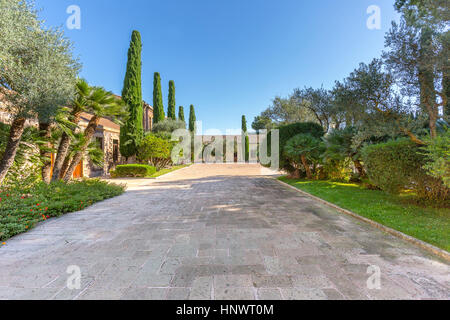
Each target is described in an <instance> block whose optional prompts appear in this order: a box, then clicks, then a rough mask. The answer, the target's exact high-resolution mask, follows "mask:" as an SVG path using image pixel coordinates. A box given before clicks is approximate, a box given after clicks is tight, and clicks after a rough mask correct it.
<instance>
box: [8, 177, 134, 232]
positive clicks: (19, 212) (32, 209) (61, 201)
mask: <svg viewBox="0 0 450 320" xmlns="http://www.w3.org/2000/svg"><path fill="white" fill-rule="evenodd" d="M124 190H125V187H124V186H120V185H115V184H110V183H107V182H104V181H101V180H95V179H90V180H83V181H74V182H71V183H64V182H61V181H59V182H53V183H51V184H50V185H47V184H45V183H43V182H41V183H39V184H37V185H35V186H33V187H32V188H27V189H21V188H12V189H2V190H0V241H5V240H7V239H8V238H10V237H12V236H14V235H17V234H19V233H22V232H25V231H28V230H30V229H31V228H33V227H34V226H35V225H36V224H37V223H38V222H41V221H44V220H47V219H49V218H51V217H58V216H60V215H63V214H65V213H69V212H74V211H78V210H83V209H84V208H86V207H88V206H90V205H92V204H94V203H96V202H98V201H102V200H105V199H108V198H112V197H115V196H118V195H120V194H122V193H123V192H124Z"/></svg>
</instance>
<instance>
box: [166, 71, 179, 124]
mask: <svg viewBox="0 0 450 320" xmlns="http://www.w3.org/2000/svg"><path fill="white" fill-rule="evenodd" d="M175 109H176V102H175V82H174V81H173V80H170V81H169V109H168V111H167V118H169V119H172V120H177V115H176V111H175Z"/></svg>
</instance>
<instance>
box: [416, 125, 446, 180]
mask: <svg viewBox="0 0 450 320" xmlns="http://www.w3.org/2000/svg"><path fill="white" fill-rule="evenodd" d="M424 140H425V142H426V146H425V147H423V148H422V150H423V154H424V155H425V156H426V157H427V158H428V159H429V162H428V163H426V164H425V165H424V167H423V168H424V169H425V170H426V171H427V173H428V174H429V175H430V176H432V177H435V178H437V179H442V181H443V182H444V184H445V186H446V187H447V188H450V129H449V128H445V129H444V130H443V132H442V133H441V134H439V135H438V136H437V137H436V138H435V139H431V138H427V139H424Z"/></svg>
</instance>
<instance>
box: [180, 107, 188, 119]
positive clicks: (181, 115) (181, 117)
mask: <svg viewBox="0 0 450 320" xmlns="http://www.w3.org/2000/svg"><path fill="white" fill-rule="evenodd" d="M178 120H180V121H183V122H186V120H185V118H184V108H183V107H180V109H179V110H178Z"/></svg>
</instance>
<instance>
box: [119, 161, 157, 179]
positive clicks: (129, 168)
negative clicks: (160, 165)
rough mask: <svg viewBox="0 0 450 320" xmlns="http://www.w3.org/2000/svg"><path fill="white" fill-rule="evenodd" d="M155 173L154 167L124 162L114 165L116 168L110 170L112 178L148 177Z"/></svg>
mask: <svg viewBox="0 0 450 320" xmlns="http://www.w3.org/2000/svg"><path fill="white" fill-rule="evenodd" d="M155 173H156V168H155V167H152V166H149V165H144V164H126V165H120V166H117V167H116V170H114V171H112V172H111V176H112V177H113V178H126V177H131V178H145V177H150V176H152V175H153V174H155Z"/></svg>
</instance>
